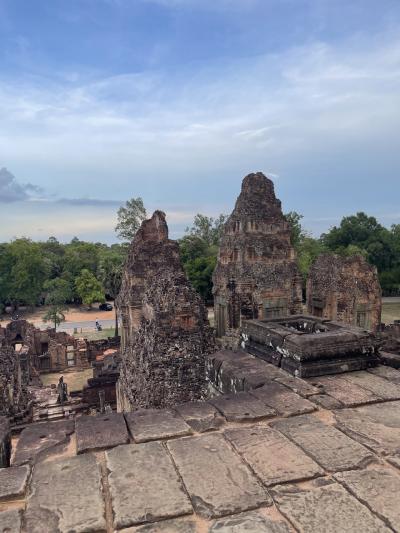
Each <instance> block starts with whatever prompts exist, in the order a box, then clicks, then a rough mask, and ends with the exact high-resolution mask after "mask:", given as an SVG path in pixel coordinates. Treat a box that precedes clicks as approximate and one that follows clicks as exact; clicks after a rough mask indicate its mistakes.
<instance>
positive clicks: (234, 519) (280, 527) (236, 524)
mask: <svg viewBox="0 0 400 533" xmlns="http://www.w3.org/2000/svg"><path fill="white" fill-rule="evenodd" d="M244 532H245V533H290V532H291V529H290V528H289V526H288V525H287V524H286V522H284V521H283V520H277V521H275V520H271V519H270V518H267V517H265V516H263V515H262V514H260V513H258V512H255V511H251V512H249V513H242V514H238V515H235V516H227V517H225V518H220V519H218V520H216V521H215V522H214V524H213V525H212V526H211V527H210V529H209V533H244Z"/></svg>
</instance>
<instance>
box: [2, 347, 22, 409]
mask: <svg viewBox="0 0 400 533" xmlns="http://www.w3.org/2000/svg"><path fill="white" fill-rule="evenodd" d="M28 381H29V375H28V373H27V372H26V371H25V370H24V368H23V367H22V365H21V361H20V354H18V353H16V352H15V351H14V350H13V348H10V347H8V346H3V347H0V416H7V417H13V416H15V415H18V414H20V413H22V412H23V411H25V410H26V409H27V407H28V403H29V394H28V387H27V385H28Z"/></svg>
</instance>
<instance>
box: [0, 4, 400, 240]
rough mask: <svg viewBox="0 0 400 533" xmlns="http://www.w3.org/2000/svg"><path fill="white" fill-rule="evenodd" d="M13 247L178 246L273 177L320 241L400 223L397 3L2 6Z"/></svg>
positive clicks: (4, 151) (2, 99) (5, 202)
mask: <svg viewBox="0 0 400 533" xmlns="http://www.w3.org/2000/svg"><path fill="white" fill-rule="evenodd" d="M0 169H1V170H0V240H8V239H10V238H12V237H14V236H21V235H25V236H29V237H32V238H35V239H46V238H47V237H48V236H49V235H55V236H56V237H58V238H59V239H61V240H69V239H70V238H72V237H73V236H74V235H77V236H78V237H79V238H82V239H93V240H102V241H105V242H113V241H115V236H114V233H113V227H114V225H115V213H116V210H117V208H118V206H119V205H120V204H121V203H122V202H123V201H125V200H126V199H128V198H131V197H133V196H135V197H136V196H142V197H143V199H144V202H145V205H146V207H147V208H148V210H149V211H151V210H153V209H155V208H160V209H163V210H164V211H166V212H167V215H168V221H169V224H170V228H171V234H172V236H173V237H178V236H180V235H181V234H182V231H183V229H184V227H185V226H186V225H187V224H189V223H190V222H191V220H192V219H193V216H194V214H195V213H197V212H202V213H205V214H208V215H217V214H219V213H220V212H225V213H227V212H229V211H231V209H232V207H233V203H234V200H235V197H236V196H237V194H238V192H239V189H240V183H241V179H242V177H243V176H244V175H245V174H247V173H249V172H251V171H259V170H261V171H263V172H264V173H266V174H268V175H270V176H271V177H272V179H273V180H274V182H275V188H276V191H277V194H278V197H279V198H280V199H281V200H282V202H283V207H284V210H285V211H289V210H296V211H298V212H300V213H302V214H303V215H304V221H303V222H304V225H305V226H306V228H307V229H309V230H311V231H312V232H313V233H314V234H315V235H318V234H319V233H321V232H322V231H324V230H326V229H328V228H329V227H330V226H331V225H333V224H335V223H337V222H338V221H340V218H341V217H342V216H343V215H346V214H351V213H354V212H356V211H359V210H364V211H366V212H368V213H369V214H372V215H375V216H377V217H378V218H379V219H380V221H381V222H382V223H384V224H385V225H388V226H389V225H390V224H392V223H400V204H399V197H400V2H399V0H379V1H377V0H351V1H349V0H68V1H67V0H35V1H31V0H0Z"/></svg>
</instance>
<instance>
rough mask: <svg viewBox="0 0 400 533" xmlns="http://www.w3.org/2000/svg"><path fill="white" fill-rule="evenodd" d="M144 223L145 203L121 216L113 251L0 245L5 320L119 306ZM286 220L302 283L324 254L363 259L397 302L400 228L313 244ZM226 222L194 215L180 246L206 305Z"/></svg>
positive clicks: (346, 227)
mask: <svg viewBox="0 0 400 533" xmlns="http://www.w3.org/2000/svg"><path fill="white" fill-rule="evenodd" d="M145 218H146V210H145V209H144V206H143V202H142V200H141V199H140V198H136V199H132V200H130V201H129V202H127V203H126V204H125V206H123V207H121V208H120V210H119V211H118V225H117V228H116V231H117V234H118V235H119V237H120V238H121V239H123V240H125V242H123V243H121V244H113V245H111V246H107V245H106V244H102V243H91V242H85V241H81V240H79V239H78V238H76V237H75V238H74V239H72V241H71V242H69V243H66V244H63V243H61V242H59V241H58V240H57V239H56V238H54V237H50V238H49V239H48V240H47V241H42V242H34V241H32V240H30V239H27V238H19V239H15V240H13V241H11V242H7V243H1V244H0V313H1V312H2V311H4V308H5V307H6V306H7V305H11V306H12V307H13V309H18V307H19V306H21V305H27V306H35V305H41V304H47V305H48V306H49V308H50V309H49V311H48V316H47V319H48V320H50V321H52V322H53V323H54V324H55V325H57V323H59V321H61V320H62V317H63V311H64V310H65V308H66V307H67V306H68V305H69V304H74V303H75V304H76V303H78V304H81V303H82V304H84V305H87V306H91V305H92V304H93V303H94V302H104V301H105V300H106V299H115V297H116V296H117V294H118V292H119V289H120V283H121V274H122V269H123V264H124V261H125V258H126V255H127V251H128V244H129V243H128V241H130V240H131V239H132V238H133V236H134V235H135V233H136V231H137V229H138V227H139V226H140V224H141V222H142V220H144V219H145ZM286 218H287V220H288V221H289V222H290V224H291V229H292V234H291V238H292V243H293V245H294V247H295V249H296V251H297V257H298V264H299V268H300V270H301V273H302V275H303V279H304V282H305V279H306V277H307V274H308V271H309V268H310V266H311V263H312V262H313V261H314V259H315V258H316V257H317V256H318V255H319V254H321V253H323V252H335V253H338V254H342V255H351V254H362V255H363V256H364V257H365V258H366V259H367V260H368V261H369V262H370V263H371V264H373V265H375V266H376V267H377V269H378V272H379V278H380V281H381V285H382V289H383V293H384V294H385V295H399V294H400V224H396V225H393V226H392V227H391V228H389V229H388V228H386V227H384V226H382V225H381V224H380V223H379V222H378V221H377V220H376V219H375V218H374V217H370V216H368V215H366V214H365V213H357V214H356V215H352V216H348V217H344V218H343V219H342V221H341V223H340V225H338V226H334V227H332V228H331V229H330V230H329V231H328V232H327V233H325V234H323V235H321V237H319V238H314V237H312V236H311V235H310V234H309V233H307V231H305V230H304V228H303V227H302V224H301V219H302V216H301V215H299V214H298V213H296V212H291V213H288V214H287V215H286ZM226 219H227V216H226V215H220V216H219V217H217V218H215V219H214V218H211V217H207V216H205V215H202V214H197V215H196V216H195V218H194V221H193V225H192V226H191V227H189V228H186V231H185V235H184V236H183V237H182V238H181V239H179V241H178V242H179V246H180V251H181V257H182V263H183V267H184V269H185V271H186V273H187V276H188V278H189V280H190V281H191V283H192V284H193V286H194V287H195V289H196V290H197V291H198V292H199V293H200V295H201V296H202V297H203V299H204V300H205V301H206V302H211V301H212V273H213V271H214V268H215V265H216V262H217V254H218V245H219V240H220V235H221V231H222V229H223V226H224V223H225V221H226Z"/></svg>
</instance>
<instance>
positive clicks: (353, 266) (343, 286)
mask: <svg viewBox="0 0 400 533" xmlns="http://www.w3.org/2000/svg"><path fill="white" fill-rule="evenodd" d="M381 294H382V293H381V287H380V284H379V279H378V273H377V270H376V268H375V267H374V266H372V265H370V264H369V263H367V261H366V260H365V259H364V257H362V256H361V255H354V256H351V257H342V256H339V255H335V254H322V255H320V256H319V257H318V258H317V259H316V260H315V261H314V263H313V264H312V266H311V269H310V273H309V276H308V281H307V311H308V313H310V314H312V315H314V316H317V317H321V318H327V319H329V320H339V321H341V322H345V323H347V324H352V325H355V326H359V327H361V328H364V329H368V330H371V331H378V330H379V328H380V323H381V311H382V298H381Z"/></svg>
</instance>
